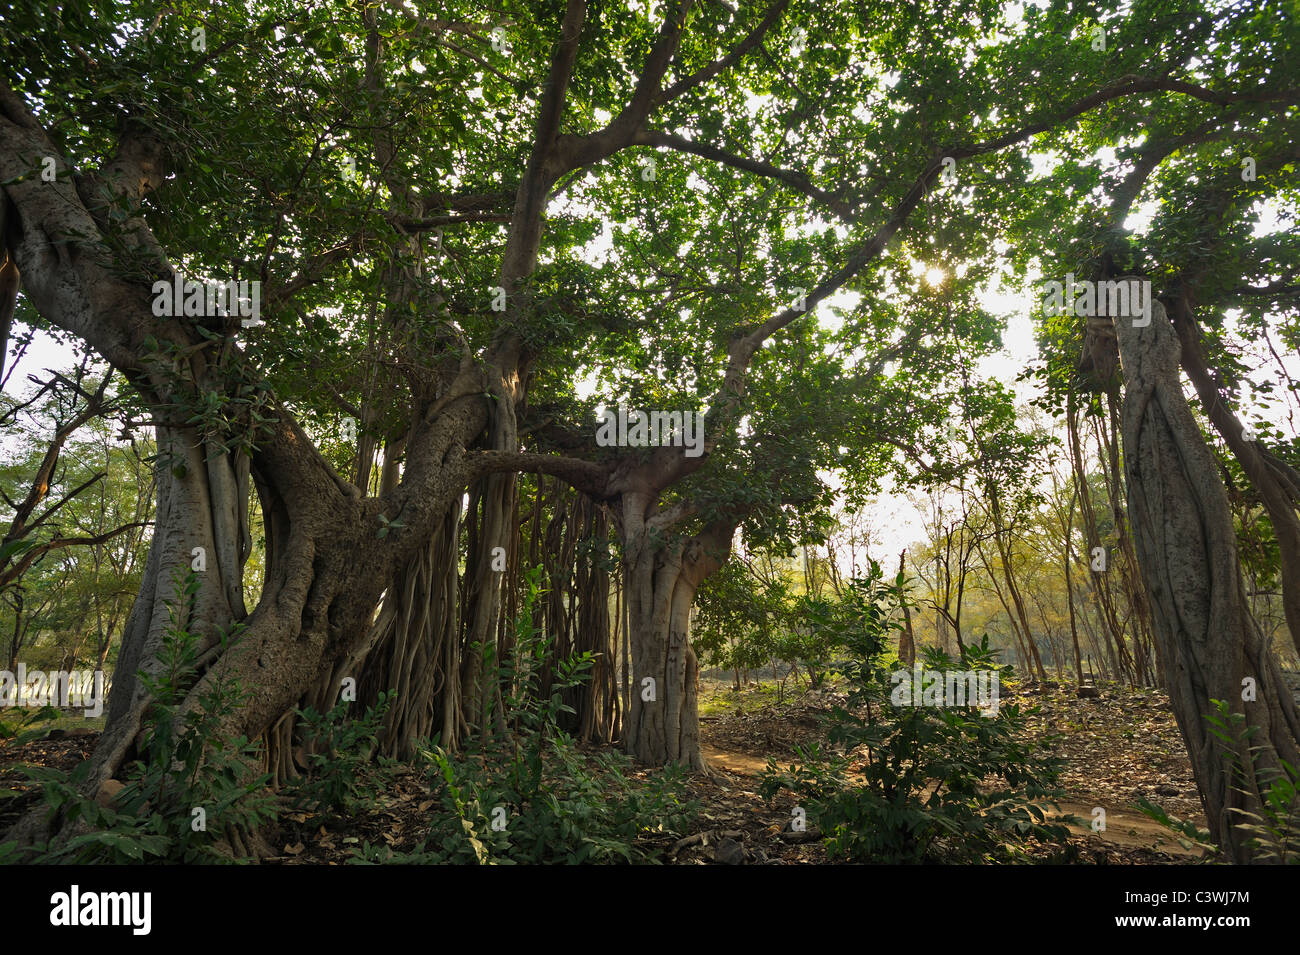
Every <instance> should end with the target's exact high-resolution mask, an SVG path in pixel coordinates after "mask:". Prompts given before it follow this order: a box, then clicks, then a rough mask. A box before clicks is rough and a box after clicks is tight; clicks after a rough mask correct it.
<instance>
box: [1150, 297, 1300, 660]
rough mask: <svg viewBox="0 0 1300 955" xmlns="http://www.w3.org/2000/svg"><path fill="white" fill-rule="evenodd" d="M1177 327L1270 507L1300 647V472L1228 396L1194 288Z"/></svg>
mask: <svg viewBox="0 0 1300 955" xmlns="http://www.w3.org/2000/svg"><path fill="white" fill-rule="evenodd" d="M1173 320H1174V328H1175V329H1176V330H1177V332H1178V339H1179V343H1180V344H1181V346H1182V350H1181V352H1180V361H1181V362H1182V366H1183V370H1184V371H1186V372H1187V377H1188V378H1190V379H1191V381H1192V384H1193V385H1194V386H1195V388H1196V394H1197V395H1198V396H1199V397H1200V399H1201V406H1202V407H1203V408H1204V409H1205V414H1206V416H1207V417H1208V418H1209V419H1210V422H1211V423H1212V424H1213V425H1214V427H1215V429H1216V430H1218V432H1219V434H1220V435H1222V437H1223V440H1224V441H1225V442H1226V443H1227V445H1228V448H1229V449H1230V450H1231V451H1232V454H1233V456H1234V457H1235V458H1236V459H1237V462H1238V463H1239V464H1240V465H1241V469H1242V471H1244V472H1245V474H1246V478H1247V480H1249V481H1250V485H1251V487H1253V488H1254V489H1255V493H1256V494H1258V495H1259V499H1260V502H1261V503H1262V504H1263V505H1264V509H1265V510H1266V511H1267V512H1268V517H1269V521H1270V522H1271V523H1272V525H1273V535H1274V537H1275V538H1276V540H1277V548H1278V556H1279V559H1280V561H1281V564H1282V574H1281V581H1282V609H1283V612H1284V613H1285V614H1286V623H1287V629H1288V630H1290V632H1291V641H1292V642H1293V643H1294V644H1295V647H1296V650H1297V651H1300V513H1297V510H1296V509H1297V507H1298V506H1300V475H1298V474H1296V472H1295V470H1294V469H1292V468H1291V467H1290V466H1289V465H1288V464H1287V463H1286V462H1285V461H1283V460H1281V459H1280V458H1278V457H1277V456H1276V455H1273V454H1271V453H1270V452H1269V451H1268V450H1267V449H1266V448H1265V447H1263V446H1262V445H1261V444H1259V443H1258V442H1256V441H1254V440H1250V439H1248V438H1247V436H1246V433H1245V429H1244V428H1243V427H1242V424H1241V422H1240V421H1239V420H1238V419H1237V416H1236V415H1235V414H1233V412H1232V408H1231V406H1230V405H1229V404H1228V402H1227V401H1225V400H1224V399H1223V397H1222V394H1221V392H1222V385H1221V383H1220V378H1219V376H1218V374H1217V373H1216V372H1214V371H1213V370H1212V369H1211V368H1210V366H1209V365H1208V364H1207V363H1206V360H1205V356H1204V354H1203V352H1202V349H1201V334H1200V329H1199V328H1198V327H1197V325H1196V317H1195V314H1194V313H1193V310H1192V303H1191V300H1190V293H1188V292H1186V291H1184V292H1182V294H1180V295H1179V296H1178V297H1177V299H1176V300H1175V301H1174V305H1173Z"/></svg>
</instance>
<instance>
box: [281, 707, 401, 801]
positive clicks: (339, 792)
mask: <svg viewBox="0 0 1300 955" xmlns="http://www.w3.org/2000/svg"><path fill="white" fill-rule="evenodd" d="M394 696H395V694H394V693H392V692H388V693H380V694H379V699H378V701H377V702H376V703H375V705H374V706H371V707H369V708H367V710H366V711H365V713H363V714H362V715H361V716H360V717H357V718H355V719H350V718H348V715H347V714H348V703H346V702H340V703H339V704H338V705H337V706H335V707H334V708H333V709H332V710H330V711H329V712H328V713H317V712H316V711H315V710H314V709H312V708H311V707H307V708H305V709H301V710H296V711H295V712H296V713H297V714H298V716H299V717H300V718H301V719H302V724H303V742H304V744H305V746H304V748H305V749H306V751H307V761H308V769H307V772H306V773H305V774H304V775H303V776H302V777H300V778H299V779H296V780H294V781H293V782H291V783H289V784H288V785H286V786H285V787H284V790H283V791H284V794H285V795H286V796H287V797H288V798H289V799H290V800H291V801H292V802H293V803H294V804H295V805H296V806H297V807H298V808H300V809H312V810H319V811H326V812H334V813H352V812H355V811H356V810H357V809H358V808H359V807H360V806H361V805H362V804H363V803H365V802H368V801H370V800H372V799H373V798H374V797H375V796H376V795H377V794H378V793H379V792H380V791H381V790H382V789H383V787H384V786H385V785H386V783H387V782H388V780H389V779H390V777H391V773H390V772H389V771H388V770H389V765H388V763H389V761H381V762H380V763H379V764H378V765H376V763H375V762H374V761H372V760H371V758H370V757H371V756H372V755H373V753H374V751H375V747H376V746H377V745H378V742H379V734H380V731H381V728H382V726H383V722H384V715H385V714H386V713H387V712H388V708H389V706H390V705H392V702H393V698H394Z"/></svg>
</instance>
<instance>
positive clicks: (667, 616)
mask: <svg viewBox="0 0 1300 955" xmlns="http://www.w3.org/2000/svg"><path fill="white" fill-rule="evenodd" d="M629 498H630V500H625V503H624V511H625V514H627V513H628V511H630V510H631V509H632V508H634V507H635V506H636V505H635V503H634V502H635V499H636V498H635V495H630V496H629ZM629 531H631V533H629ZM731 532H732V529H730V528H712V529H710V530H709V531H707V532H705V533H703V534H701V535H699V536H698V537H694V538H689V539H684V540H678V541H675V542H671V543H667V544H664V543H658V544H656V542H655V536H654V535H652V533H651V532H650V529H649V528H647V526H646V525H645V524H643V523H639V522H634V521H625V524H624V541H623V560H624V570H623V573H624V585H625V586H624V589H625V591H626V593H627V601H628V623H629V631H628V637H629V642H630V644H631V651H632V693H631V706H630V709H629V711H628V715H627V731H626V735H625V741H626V746H627V751H628V752H629V753H630V754H631V755H632V756H633V757H635V758H636V759H637V760H638V761H640V762H641V763H644V764H646V765H651V766H663V765H667V764H669V763H677V764H680V765H683V766H686V767H688V768H690V769H692V770H695V771H697V772H707V771H708V766H707V764H706V763H705V761H704V756H703V754H702V753H701V751H700V730H699V710H698V693H699V662H698V660H697V659H696V656H695V651H694V650H693V649H692V648H691V645H690V614H691V604H692V602H693V601H694V599H695V593H696V590H697V589H698V588H699V586H700V583H701V582H703V580H704V578H705V577H706V576H708V575H709V574H710V573H712V572H713V571H715V570H716V569H717V568H718V567H720V566H721V565H722V560H723V559H724V558H725V556H726V554H727V552H728V550H729V548H730V544H731Z"/></svg>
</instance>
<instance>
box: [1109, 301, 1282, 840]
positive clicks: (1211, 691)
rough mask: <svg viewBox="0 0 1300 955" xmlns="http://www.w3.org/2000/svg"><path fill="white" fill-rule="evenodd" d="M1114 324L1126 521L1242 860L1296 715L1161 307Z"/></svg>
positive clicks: (1212, 791)
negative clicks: (1256, 609) (1142, 318)
mask: <svg viewBox="0 0 1300 955" xmlns="http://www.w3.org/2000/svg"><path fill="white" fill-rule="evenodd" d="M1115 326H1116V336H1117V338H1118V342H1119V350H1120V356H1121V361H1122V365H1123V370H1124V380H1125V386H1126V394H1125V398H1124V415H1123V439H1124V450H1125V474H1126V478H1127V481H1128V491H1129V493H1128V506H1129V516H1130V520H1131V523H1132V527H1133V532H1134V540H1135V544H1136V551H1137V555H1138V560H1139V564H1140V566H1141V568H1142V574H1143V576H1144V578H1145V580H1146V584H1147V590H1148V593H1149V594H1150V596H1151V607H1152V618H1153V625H1154V626H1153V629H1154V633H1155V638H1156V641H1157V642H1158V644H1159V646H1160V659H1161V662H1162V664H1163V666H1164V669H1165V682H1166V684H1167V685H1168V688H1169V694H1170V698H1171V701H1172V703H1173V706H1174V712H1175V715H1176V716H1177V719H1178V725H1179V728H1180V730H1181V731H1182V734H1183V739H1184V740H1185V741H1186V743H1187V749H1188V754H1189V755H1190V757H1191V760H1192V767H1193V770H1194V772H1195V775H1196V781H1197V785H1198V787H1199V789H1200V793H1201V799H1202V802H1203V804H1204V807H1205V815H1206V818H1207V819H1208V821H1209V826H1210V832H1211V834H1212V835H1213V837H1214V839H1215V841H1216V842H1217V843H1218V844H1219V845H1220V846H1221V847H1222V849H1223V851H1224V853H1225V855H1226V856H1227V858H1228V859H1230V860H1232V861H1234V862H1239V863H1244V862H1249V861H1250V860H1251V849H1250V839H1249V837H1248V833H1246V832H1245V831H1243V830H1242V829H1241V828H1240V823H1241V822H1242V821H1243V820H1242V819H1241V817H1240V814H1239V811H1246V812H1256V813H1258V812H1260V811H1261V808H1262V806H1263V801H1264V792H1265V790H1266V788H1267V780H1268V779H1269V778H1270V776H1271V775H1274V774H1277V773H1279V772H1281V766H1280V762H1281V761H1283V760H1285V761H1286V762H1287V763H1289V764H1290V765H1292V766H1297V765H1300V746H1298V744H1297V740H1298V739H1300V715H1297V710H1296V704H1295V701H1294V699H1293V698H1292V696H1291V693H1290V692H1289V691H1288V689H1287V688H1286V686H1285V685H1284V684H1283V683H1282V679H1281V674H1280V672H1279V669H1278V665H1277V662H1276V660H1275V659H1274V656H1273V653H1272V650H1271V647H1270V646H1269V644H1268V641H1266V640H1265V639H1264V638H1263V636H1262V634H1261V633H1260V630H1259V628H1258V626H1257V625H1256V623H1255V621H1254V620H1253V619H1252V618H1251V617H1250V615H1249V614H1248V613H1247V611H1246V599H1245V594H1244V591H1243V588H1242V584H1241V573H1240V565H1239V562H1238V557H1237V542H1236V537H1235V531H1234V528H1233V523H1232V516H1231V512H1230V510H1229V505H1228V499H1227V493H1226V491H1225V489H1224V486H1223V483H1222V481H1221V480H1220V478H1219V474H1218V469H1217V467H1216V465H1215V461H1214V457H1213V454H1212V453H1211V452H1210V450H1209V448H1208V447H1207V446H1206V444H1205V440H1204V438H1203V437H1202V435H1201V433H1200V429H1199V428H1198V426H1197V424H1196V420H1195V418H1194V417H1193V416H1192V413H1191V410H1190V409H1189V408H1188V406H1187V402H1186V400H1185V399H1184V397H1183V391H1182V387H1181V382H1180V380H1179V375H1178V369H1179V355H1178V353H1179V343H1178V338H1177V336H1176V334H1175V332H1174V329H1173V327H1172V326H1171V325H1170V322H1169V319H1168V317H1167V315H1166V313H1165V309H1164V307H1163V306H1162V305H1160V304H1159V303H1157V305H1156V307H1155V309H1154V314H1153V315H1152V318H1151V321H1150V324H1149V325H1148V326H1146V327H1144V328H1135V327H1133V325H1132V321H1131V319H1128V318H1124V317H1120V318H1117V319H1116V320H1115ZM1252 689H1253V692H1251V690H1252ZM1243 696H1245V697H1247V698H1246V699H1244V700H1243ZM1211 700H1223V701H1226V702H1227V704H1228V708H1229V710H1230V711H1231V712H1232V713H1234V714H1240V715H1241V716H1242V717H1243V718H1244V727H1243V729H1244V730H1246V731H1249V732H1250V733H1251V738H1250V739H1249V741H1246V740H1245V739H1242V740H1240V741H1239V742H1235V743H1234V742H1225V741H1224V740H1221V739H1220V738H1219V737H1218V736H1216V735H1215V733H1213V732H1212V731H1211V730H1212V727H1211V725H1210V724H1209V723H1208V722H1207V717H1208V716H1209V715H1211V714H1212V713H1214V707H1213V705H1212V704H1211Z"/></svg>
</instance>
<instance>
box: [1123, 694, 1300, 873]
mask: <svg viewBox="0 0 1300 955" xmlns="http://www.w3.org/2000/svg"><path fill="white" fill-rule="evenodd" d="M1210 703H1211V704H1212V705H1213V707H1214V710H1213V712H1211V713H1207V714H1206V715H1205V720H1206V722H1207V723H1209V731H1210V733H1212V734H1214V736H1216V737H1218V738H1219V739H1220V740H1222V741H1223V742H1224V743H1226V744H1227V745H1226V747H1225V753H1224V758H1225V759H1226V760H1227V762H1228V772H1229V775H1230V776H1231V777H1232V778H1234V779H1236V780H1242V779H1243V777H1244V775H1245V767H1243V766H1242V765H1241V762H1240V760H1239V759H1238V757H1237V755H1236V754H1237V752H1238V750H1239V748H1241V747H1244V748H1245V749H1246V751H1247V753H1249V754H1250V760H1251V763H1252V772H1253V774H1254V775H1255V776H1256V777H1257V778H1258V779H1259V781H1260V782H1261V783H1262V784H1263V788H1262V795H1263V797H1264V798H1263V804H1262V805H1261V807H1260V811H1259V812H1251V811H1250V810H1247V809H1242V808H1240V807H1236V806H1233V807H1229V809H1228V811H1229V812H1231V813H1233V814H1234V816H1235V817H1236V820H1237V821H1236V822H1235V825H1236V826H1237V828H1238V829H1240V830H1242V831H1243V832H1245V833H1247V834H1248V835H1249V836H1250V839H1251V844H1250V852H1251V856H1252V859H1253V861H1255V862H1259V863H1272V864H1282V865H1297V864H1300V768H1297V767H1295V766H1292V765H1291V764H1290V763H1289V762H1287V761H1286V760H1285V759H1279V760H1278V762H1279V766H1277V767H1276V768H1271V767H1263V766H1260V765H1259V761H1258V757H1257V755H1256V753H1257V748H1256V747H1254V746H1250V745H1249V743H1250V737H1251V736H1252V735H1253V734H1254V733H1255V732H1256V731H1257V730H1258V727H1255V726H1248V725H1246V716H1245V714H1244V713H1234V712H1232V711H1231V709H1230V708H1229V706H1228V703H1227V701H1226V700H1211V701H1210ZM1235 788H1236V789H1237V791H1238V792H1247V790H1246V788H1245V787H1244V786H1236V787H1235ZM1138 808H1139V809H1141V810H1142V812H1143V814H1145V815H1146V816H1148V817H1150V818H1152V819H1154V820H1155V821H1156V822H1158V823H1160V824H1161V825H1163V826H1165V827H1166V828H1168V829H1170V830H1172V831H1173V832H1174V833H1176V834H1177V835H1178V837H1179V842H1180V843H1182V845H1183V846H1184V847H1185V848H1197V849H1201V850H1203V851H1204V852H1206V854H1207V856H1208V857H1210V858H1213V857H1215V856H1218V855H1220V848H1219V847H1218V846H1217V845H1215V844H1214V842H1213V839H1212V837H1211V835H1210V831H1209V830H1208V829H1202V828H1200V827H1199V826H1197V825H1196V824H1195V823H1194V822H1191V821H1190V820H1185V819H1178V818H1176V817H1172V816H1170V815H1169V813H1168V812H1166V811H1165V810H1164V809H1162V808H1161V807H1160V806H1157V805H1155V804H1154V803H1152V802H1151V801H1150V800H1147V799H1139V800H1138Z"/></svg>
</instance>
